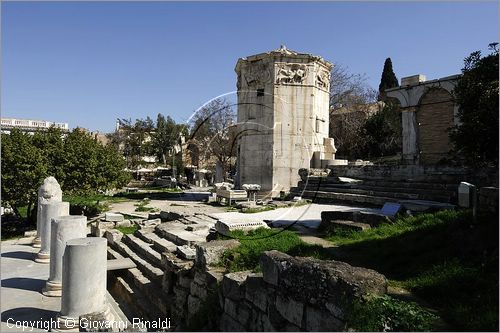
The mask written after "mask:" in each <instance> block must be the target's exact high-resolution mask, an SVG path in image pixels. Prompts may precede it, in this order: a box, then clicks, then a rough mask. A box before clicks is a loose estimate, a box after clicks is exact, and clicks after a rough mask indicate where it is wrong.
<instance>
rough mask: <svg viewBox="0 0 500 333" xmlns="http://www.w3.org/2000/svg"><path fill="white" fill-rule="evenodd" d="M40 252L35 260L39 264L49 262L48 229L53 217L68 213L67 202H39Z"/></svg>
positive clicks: (49, 234)
mask: <svg viewBox="0 0 500 333" xmlns="http://www.w3.org/2000/svg"><path fill="white" fill-rule="evenodd" d="M39 211H40V224H39V229H40V240H41V246H40V252H38V254H37V256H36V258H35V261H36V262H38V263H41V264H48V263H49V262H50V236H51V233H50V229H51V221H52V219H53V218H55V217H58V216H63V215H69V202H42V203H41V204H40V209H39Z"/></svg>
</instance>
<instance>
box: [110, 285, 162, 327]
mask: <svg viewBox="0 0 500 333" xmlns="http://www.w3.org/2000/svg"><path fill="white" fill-rule="evenodd" d="M110 293H111V294H112V295H113V298H114V299H115V300H117V301H118V303H119V304H120V307H121V308H123V311H124V312H125V314H126V315H127V317H129V318H143V319H145V320H148V319H149V320H155V319H157V318H161V317H164V316H165V315H166V314H165V313H162V312H161V311H160V309H159V308H158V307H157V306H156V304H155V302H156V300H151V299H149V298H148V297H147V296H146V295H145V294H144V293H143V292H142V291H141V290H139V289H138V288H137V287H136V286H134V285H133V284H131V283H129V282H127V279H126V278H124V277H121V276H117V277H116V278H115V279H114V280H113V282H112V285H111V287H110Z"/></svg>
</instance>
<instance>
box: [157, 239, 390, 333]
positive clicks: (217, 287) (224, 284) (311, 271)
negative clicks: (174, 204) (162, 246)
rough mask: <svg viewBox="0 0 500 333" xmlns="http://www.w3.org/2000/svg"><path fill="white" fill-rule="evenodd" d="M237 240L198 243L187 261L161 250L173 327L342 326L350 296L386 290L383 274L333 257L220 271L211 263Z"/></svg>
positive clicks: (269, 260)
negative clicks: (332, 258)
mask: <svg viewBox="0 0 500 333" xmlns="http://www.w3.org/2000/svg"><path fill="white" fill-rule="evenodd" d="M237 244H238V242H237V241H214V242H209V243H202V244H197V245H196V248H197V255H196V259H195V261H194V262H190V263H186V262H183V263H181V262H179V261H178V260H177V259H176V258H175V257H174V256H173V255H171V254H169V253H164V255H163V263H164V265H165V268H166V271H165V277H164V280H163V290H164V291H165V292H167V293H168V294H170V295H173V302H172V305H171V316H172V318H171V321H172V323H173V324H176V325H177V328H176V329H180V330H205V331H206V330H221V331H344V330H346V315H347V312H348V309H349V307H350V305H351V304H352V302H353V300H355V299H356V298H358V297H360V296H361V295H363V294H365V293H371V294H385V293H386V291H387V280H386V278H385V277H384V276H383V275H381V274H379V273H377V272H375V271H373V270H369V269H365V268H359V267H352V266H350V265H348V264H346V263H344V262H339V261H322V260H317V259H313V258H299V257H291V256H289V255H286V254H283V253H281V252H278V251H269V252H265V253H263V254H262V256H261V260H260V267H261V271H262V272H261V273H254V272H250V271H243V272H234V273H224V272H223V271H222V270H221V269H220V268H215V267H214V266H211V265H212V264H213V263H215V262H216V261H218V260H219V257H220V255H221V254H222V252H223V251H224V249H227V248H228V247H232V246H237Z"/></svg>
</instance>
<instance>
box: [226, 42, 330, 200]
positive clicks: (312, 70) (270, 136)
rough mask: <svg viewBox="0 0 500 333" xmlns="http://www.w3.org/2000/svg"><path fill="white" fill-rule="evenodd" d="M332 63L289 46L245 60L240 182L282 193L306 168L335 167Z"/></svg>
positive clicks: (240, 69)
mask: <svg viewBox="0 0 500 333" xmlns="http://www.w3.org/2000/svg"><path fill="white" fill-rule="evenodd" d="M331 69H332V64H331V63H329V62H328V61H326V60H324V59H323V58H321V57H319V56H313V55H311V54H306V53H298V52H295V51H291V50H288V49H287V48H286V47H285V46H282V47H280V48H279V49H277V50H274V51H270V52H267V53H261V54H257V55H253V56H249V57H246V58H241V59H239V60H238V63H237V64H236V69H235V70H236V73H237V75H238V81H237V88H238V136H239V141H238V171H237V172H238V175H239V176H238V180H237V182H238V183H239V184H260V185H261V186H262V190H263V191H269V192H271V193H272V194H277V193H279V192H280V191H288V190H289V189H290V187H293V186H295V185H296V184H297V181H298V180H299V178H298V171H299V169H301V168H322V167H326V166H327V165H330V164H333V163H335V161H334V159H335V152H336V150H335V146H334V142H333V139H331V138H329V137H328V129H329V96H330V94H329V89H330V70H331Z"/></svg>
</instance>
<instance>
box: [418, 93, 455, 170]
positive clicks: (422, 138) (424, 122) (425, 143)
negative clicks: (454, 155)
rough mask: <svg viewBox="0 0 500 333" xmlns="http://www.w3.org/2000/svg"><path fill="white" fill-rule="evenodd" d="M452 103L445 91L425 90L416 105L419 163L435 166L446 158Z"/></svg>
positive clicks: (451, 122)
mask: <svg viewBox="0 0 500 333" xmlns="http://www.w3.org/2000/svg"><path fill="white" fill-rule="evenodd" d="M454 106H455V104H454V101H453V97H452V95H451V94H450V92H449V91H448V90H447V89H443V88H440V87H431V88H428V89H426V91H425V92H424V94H423V95H422V97H421V98H420V101H419V103H418V105H417V112H416V121H417V126H418V133H417V135H418V139H417V142H418V150H419V157H420V162H421V163H423V164H435V163H436V162H438V161H439V160H441V159H442V158H444V157H447V155H448V153H449V151H450V149H451V143H450V139H449V137H448V131H449V128H450V127H452V126H453V125H454Z"/></svg>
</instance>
